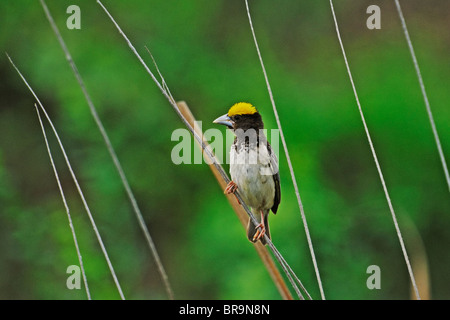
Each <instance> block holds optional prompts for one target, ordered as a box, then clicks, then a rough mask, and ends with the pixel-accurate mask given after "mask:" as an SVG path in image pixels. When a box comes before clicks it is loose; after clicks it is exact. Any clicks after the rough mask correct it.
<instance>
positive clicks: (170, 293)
mask: <svg viewBox="0 0 450 320" xmlns="http://www.w3.org/2000/svg"><path fill="white" fill-rule="evenodd" d="M40 1H41V5H42V8H43V9H44V12H45V15H46V16H47V19H48V21H49V22H50V25H51V27H52V29H53V31H54V33H55V35H56V38H57V39H58V42H59V44H60V45H61V47H62V49H63V51H64V54H65V56H66V59H67V61H68V63H69V65H70V67H71V68H72V71H73V73H74V75H75V78H76V79H77V81H78V84H79V85H80V87H81V90H82V91H83V95H84V97H85V99H86V102H87V104H88V106H89V110H90V112H91V114H92V117H93V118H94V120H95V123H96V124H97V127H98V129H99V131H100V133H101V135H102V137H103V140H104V142H105V145H106V147H107V149H108V152H109V154H110V156H111V158H112V160H113V163H114V166H115V167H116V170H117V172H118V174H119V176H120V180H121V182H122V185H123V187H124V188H125V191H126V194H127V196H128V199H129V201H130V203H131V205H132V207H133V210H134V213H135V215H136V218H137V220H138V223H139V226H140V228H141V230H142V232H143V233H144V236H145V239H146V240H147V244H148V246H149V248H150V251H151V253H152V255H153V258H154V259H155V262H156V265H157V268H158V271H159V274H160V276H161V279H162V280H163V283H164V286H165V289H166V292H167V295H168V296H169V298H170V299H172V300H173V299H174V294H173V290H172V287H171V285H170V282H169V277H168V276H167V273H166V271H165V269H164V266H163V264H162V262H161V259H160V257H159V254H158V251H157V250H156V246H155V243H154V241H153V239H152V237H151V235H150V232H149V231H148V228H147V226H146V224H145V220H144V218H143V216H142V213H141V210H140V209H139V206H138V204H137V201H136V198H135V196H134V194H133V191H132V190H131V187H130V184H129V183H128V179H127V177H126V175H125V172H124V170H123V168H122V165H121V164H120V161H119V158H118V157H117V154H116V152H115V150H114V147H113V146H112V143H111V140H110V139H109V136H108V134H107V133H106V130H105V128H104V126H103V123H102V121H101V120H100V117H99V116H98V113H97V109H96V108H95V105H94V103H93V102H92V99H91V97H90V95H89V93H88V91H87V89H86V86H85V84H84V81H83V79H82V77H81V75H80V73H79V72H78V69H77V66H76V65H75V62H74V61H73V59H72V55H71V54H70V52H69V49H68V48H67V46H66V44H65V42H64V39H63V38H62V36H61V34H60V32H59V30H58V27H57V26H56V23H55V21H54V20H53V17H52V15H51V14H50V11H49V10H48V7H47V5H46V4H45V1H44V0H40Z"/></svg>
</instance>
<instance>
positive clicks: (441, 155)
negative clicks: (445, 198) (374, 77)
mask: <svg viewBox="0 0 450 320" xmlns="http://www.w3.org/2000/svg"><path fill="white" fill-rule="evenodd" d="M395 5H396V6H397V11H398V15H399V17H400V21H401V23H402V28H403V32H404V34H405V39H406V42H407V43H408V48H409V52H410V53H411V58H412V60H413V64H414V68H415V69H416V73H417V79H418V80H419V85H420V90H421V91H422V95H423V100H424V102H425V108H426V109H427V114H428V118H429V120H430V125H431V130H432V131H433V136H434V140H435V141H436V146H437V149H438V153H439V158H440V159H441V163H442V169H443V170H444V175H445V179H446V181H447V185H448V190H449V191H450V174H449V173H448V167H447V163H446V161H445V157H444V151H443V150H442V145H441V141H440V140H439V134H438V132H437V129H436V124H435V122H434V117H433V113H432V112H431V106H430V101H429V100H428V96H427V92H426V90H425V84H424V82H423V78H422V74H421V72H420V68H419V63H418V62H417V58H416V54H415V53H414V48H413V45H412V41H411V38H410V37H409V32H408V28H407V27H406V21H405V17H404V16H403V12H402V8H401V7H400V2H399V1H398V0H395Z"/></svg>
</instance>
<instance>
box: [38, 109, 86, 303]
mask: <svg viewBox="0 0 450 320" xmlns="http://www.w3.org/2000/svg"><path fill="white" fill-rule="evenodd" d="M34 107H35V108H36V113H37V116H38V119H39V124H40V125H41V129H42V135H43V136H44V140H45V146H46V147H47V153H48V156H49V158H50V163H51V165H52V168H53V172H54V173H55V178H56V182H57V184H58V189H59V193H60V194H61V198H62V201H63V203H64V208H65V209H66V213H67V218H68V219H69V226H70V230H71V232H72V238H73V242H74V243H75V249H76V251H77V256H78V262H79V264H80V269H81V274H82V276H83V282H84V288H85V289H86V295H87V297H88V300H91V293H90V292H89V286H88V282H87V278H86V272H85V271H84V265H83V258H82V257H81V252H80V247H79V245H78V241H77V235H76V233H75V228H74V226H73V223H72V217H71V215H70V210H69V206H68V205H67V201H66V197H65V195H64V191H63V188H62V185H61V181H60V180H59V175H58V171H57V170H56V166H55V162H54V161H53V156H52V152H51V151H50V146H49V144H48V140H47V135H46V133H45V129H44V124H43V123H42V119H41V114H40V112H39V108H38V106H37V104H36V103H35V104H34Z"/></svg>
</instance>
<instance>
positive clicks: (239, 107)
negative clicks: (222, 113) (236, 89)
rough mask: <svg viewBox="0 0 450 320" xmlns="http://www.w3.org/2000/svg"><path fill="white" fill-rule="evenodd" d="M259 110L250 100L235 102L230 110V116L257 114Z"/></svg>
mask: <svg viewBox="0 0 450 320" xmlns="http://www.w3.org/2000/svg"><path fill="white" fill-rule="evenodd" d="M257 112H258V111H257V110H256V108H255V107H254V106H253V105H252V104H251V103H248V102H238V103H235V104H234V105H233V106H232V107H231V108H230V110H228V116H229V117H232V116H236V115H241V114H255V113H257Z"/></svg>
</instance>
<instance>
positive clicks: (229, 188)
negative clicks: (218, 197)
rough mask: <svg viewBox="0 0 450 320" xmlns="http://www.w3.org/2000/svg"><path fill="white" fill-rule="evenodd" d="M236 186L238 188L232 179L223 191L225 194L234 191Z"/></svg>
mask: <svg viewBox="0 0 450 320" xmlns="http://www.w3.org/2000/svg"><path fill="white" fill-rule="evenodd" d="M237 188H238V186H237V184H236V183H234V182H233V181H230V182H229V183H228V185H227V187H226V188H225V191H224V192H223V193H225V194H231V193H235V192H236V190H237Z"/></svg>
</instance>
